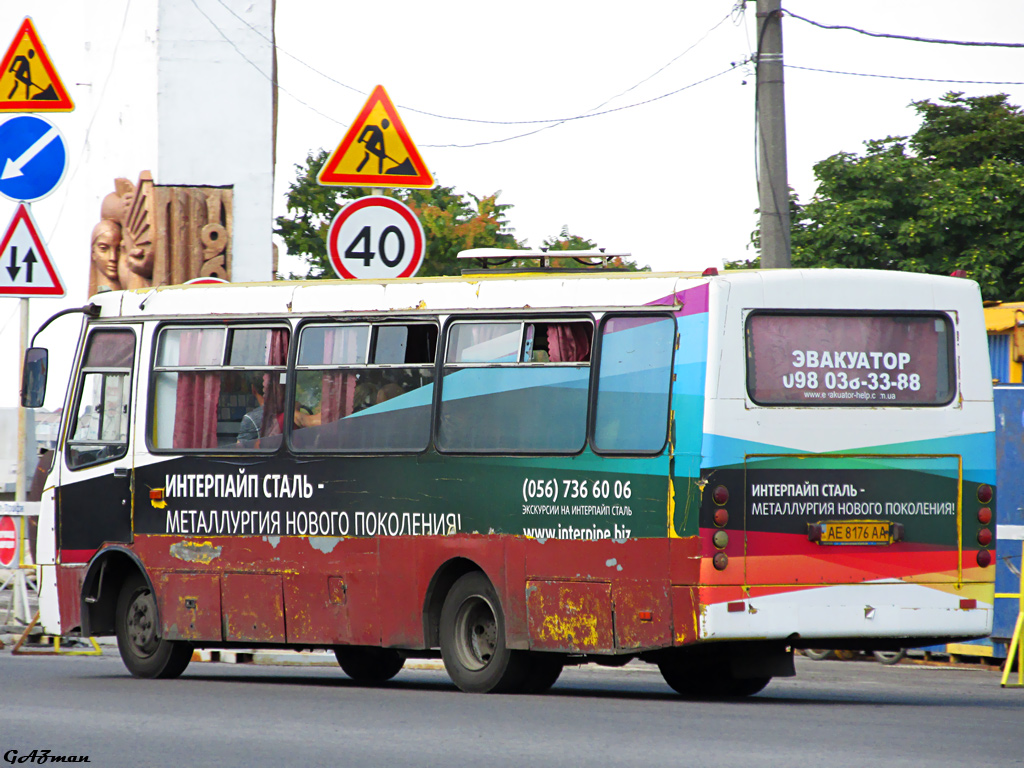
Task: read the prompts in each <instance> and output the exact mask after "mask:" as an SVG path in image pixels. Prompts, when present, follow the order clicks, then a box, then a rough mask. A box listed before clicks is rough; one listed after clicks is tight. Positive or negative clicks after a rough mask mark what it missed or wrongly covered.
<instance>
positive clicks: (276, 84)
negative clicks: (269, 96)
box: [192, 0, 348, 128]
mask: <svg viewBox="0 0 1024 768" xmlns="http://www.w3.org/2000/svg"><path fill="white" fill-rule="evenodd" d="M217 1H218V2H219V3H220V4H221V5H224V3H223V2H222V0H217ZM192 5H194V6H195V8H196V10H197V11H199V13H200V14H202V16H203V18H205V19H206V20H207V21H208V22H209V23H210V26H212V27H213V28H214V29H215V30H217V33H218V34H219V35H220V36H221V37H222V38H223V39H224V42H226V43H227V44H228V45H230V46H231V47H232V48H234V49H235V53H237V54H238V55H239V56H241V57H242V59H244V60H245V61H246V63H248V64H249V65H250V66H251V67H252V68H253V69H255V70H256V71H257V72H259V73H260V74H261V75H263V77H265V78H266V79H267V80H268V81H270V83H271V84H272V85H273V86H274V87H275V88H277V89H279V90H281V91H284V93H286V94H287V95H288V96H290V97H291V98H293V99H295V101H297V102H299V104H301V105H302V106H304V107H306V109H309V110H312V111H313V112H316V113H317V114H318V115H320V116H321V117H324V118H326V119H328V120H330V121H331V122H332V123H337V124H338V125H340V126H342V127H345V128H347V127H348V123H343V122H341V121H340V120H337V119H336V118H334V117H331V116H330V115H328V114H326V113H324V112H321V111H320V110H319V109H317V108H316V107H314V106H313V105H311V104H308V103H306V102H305V101H303V100H302V99H300V98H299V97H298V96H296V95H295V94H294V93H292V92H291V91H289V90H288V89H287V88H285V87H284V86H282V85H281V84H280V83H279V82H278V81H277V80H276V79H275V78H274V77H272V76H270V75H268V74H267V73H266V72H264V71H263V70H262V69H261V68H260V67H259V65H258V64H256V62H254V61H253V60H252V59H250V58H249V57H248V56H246V55H245V54H244V53H242V50H241V49H240V48H239V47H238V46H237V45H235V43H234V41H233V40H232V39H231V38H230V37H228V36H227V33H225V32H224V30H223V29H221V28H220V26H219V25H218V24H217V22H215V21H214V20H213V19H211V18H210V16H209V15H208V14H207V13H206V11H204V10H203V9H202V8H200V7H199V3H197V2H196V0H192ZM224 7H225V8H227V6H226V5H225V6H224ZM228 10H229V11H230V10H231V9H230V8H228ZM231 13H232V15H233V16H234V17H235V18H236V19H240V18H241V17H239V16H238V14H236V13H234V12H233V11H232V12H231ZM243 23H244V24H245V25H246V26H247V27H249V29H252V30H254V31H256V28H255V27H254V26H252V25H251V24H249V22H247V21H244V20H243ZM259 34H260V36H261V37H263V39H264V40H269V38H267V37H266V35H263V34H262V33H259ZM269 42H270V44H271V45H275V44H274V42H273V41H272V40H269ZM275 47H276V46H275Z"/></svg>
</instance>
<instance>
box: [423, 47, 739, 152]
mask: <svg viewBox="0 0 1024 768" xmlns="http://www.w3.org/2000/svg"><path fill="white" fill-rule="evenodd" d="M744 63H745V62H736V63H733V64H730V65H729V67H728V68H726V69H723V70H722V71H721V72H719V73H717V74H714V75H710V76H708V77H705V78H704V79H702V80H697V81H696V82H693V83H690V84H689V85H684V86H683V87H682V88H677V89H676V90H674V91H671V92H670V93H663V94H662V95H661V96H655V97H654V98H651V99H647V100H645V101H638V102H635V103H633V104H627V105H625V106H623V107H615V108H613V109H606V110H604V111H602V112H592V113H588V114H583V115H574V116H573V117H563V118H557V119H555V120H550V121H549V120H521V121H511V122H496V121H491V120H473V121H471V122H480V123H489V124H494V125H522V124H530V123H538V122H547V123H552V125H545V126H543V127H541V128H538V129H537V130H535V131H529V132H527V133H520V134H517V135H515V136H507V137H506V138H504V139H495V140H493V141H478V142H476V143H474V144H421V145H420V146H421V147H430V148H432V149H447V148H457V149H468V148H470V147H482V146H484V145H486V144H501V143H502V142H506V141H512V140H513V139H521V138H523V137H524V136H532V135H533V134H535V133H540V132H541V131H544V130H547V129H548V128H553V127H555V126H556V125H562V124H563V123H568V122H571V121H573V120H586V119H587V118H590V117H601V116H602V115H610V114H612V113H613V112H622V111H624V110H627V109H634V108H635V107H642V106H644V105H646V104H651V103H653V102H655V101H661V100H662V99H667V98H668V97H669V96H675V95H676V94H677V93H682V92H683V91H687V90H689V89H690V88H695V87H696V86H698V85H702V84H703V83H707V82H710V81H711V80H714V79H716V78H719V77H721V76H722V75H726V74H728V73H729V72H732V71H733V70H734V69H736V68H737V67H739V66H741V65H742V64H744ZM449 119H456V118H449Z"/></svg>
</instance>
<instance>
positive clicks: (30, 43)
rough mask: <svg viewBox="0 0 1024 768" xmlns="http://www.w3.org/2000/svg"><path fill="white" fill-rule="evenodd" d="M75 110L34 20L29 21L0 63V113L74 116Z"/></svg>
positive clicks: (28, 19)
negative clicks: (43, 113)
mask: <svg viewBox="0 0 1024 768" xmlns="http://www.w3.org/2000/svg"><path fill="white" fill-rule="evenodd" d="M74 108H75V104H74V102H73V101H71V97H70V96H69V95H68V92H67V89H66V88H65V87H64V83H62V82H61V80H60V75H58V74H57V69H56V68H55V67H54V66H53V62H52V61H51V60H50V54H48V53H47V52H46V47H45V46H44V45H43V43H42V41H41V40H40V39H39V34H38V33H37V32H36V28H35V26H33V24H32V19H31V18H30V17H26V18H25V20H24V21H23V22H22V23H21V26H20V27H19V28H18V31H17V33H16V34H15V35H14V40H12V41H11V44H10V46H9V47H8V48H7V53H5V54H4V58H3V61H0V112H71V111H72V110H74Z"/></svg>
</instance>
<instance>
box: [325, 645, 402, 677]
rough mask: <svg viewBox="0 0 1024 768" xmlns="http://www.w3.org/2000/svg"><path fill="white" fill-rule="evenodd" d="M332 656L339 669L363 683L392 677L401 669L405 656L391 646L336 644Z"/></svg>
mask: <svg viewBox="0 0 1024 768" xmlns="http://www.w3.org/2000/svg"><path fill="white" fill-rule="evenodd" d="M334 657H335V658H336V659H337V660H338V664H339V665H340V666H341V670H342V671H343V672H344V673H345V674H346V675H348V676H349V677H351V678H352V679H353V680H355V681H356V682H357V683H362V684H363V685H376V684H378V683H384V682H387V681H388V680H390V679H391V678H393V677H394V676H395V675H397V674H398V673H399V672H401V670H402V666H403V665H404V664H405V658H404V657H403V656H402V654H400V653H399V652H398V651H396V650H394V649H392V648H367V647H362V646H345V645H342V646H338V647H337V648H335V649H334Z"/></svg>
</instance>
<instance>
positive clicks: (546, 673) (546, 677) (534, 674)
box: [519, 652, 565, 693]
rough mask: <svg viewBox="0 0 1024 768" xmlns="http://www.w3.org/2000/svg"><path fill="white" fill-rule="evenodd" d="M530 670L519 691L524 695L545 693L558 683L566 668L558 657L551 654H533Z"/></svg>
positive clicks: (529, 661) (530, 660)
mask: <svg viewBox="0 0 1024 768" xmlns="http://www.w3.org/2000/svg"><path fill="white" fill-rule="evenodd" d="M527 663H528V669H527V671H526V676H525V677H524V678H523V682H522V685H521V686H520V688H519V690H520V691H521V692H522V693H544V692H545V691H546V690H548V689H549V688H550V687H551V686H552V685H554V684H555V682H557V680H558V678H559V676H560V675H561V674H562V669H563V668H564V667H565V664H564V662H563V661H562V659H560V658H559V657H558V656H555V655H553V654H550V653H537V652H531V653H530V655H529V657H528V659H527Z"/></svg>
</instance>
